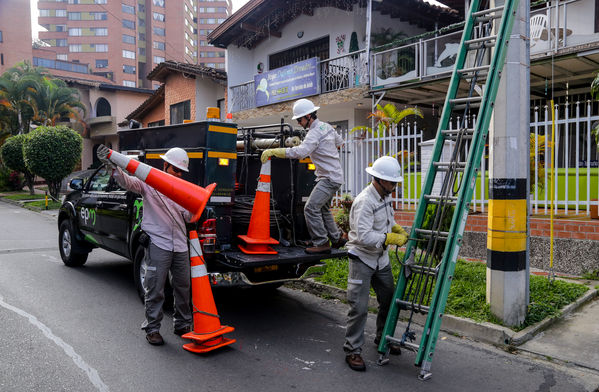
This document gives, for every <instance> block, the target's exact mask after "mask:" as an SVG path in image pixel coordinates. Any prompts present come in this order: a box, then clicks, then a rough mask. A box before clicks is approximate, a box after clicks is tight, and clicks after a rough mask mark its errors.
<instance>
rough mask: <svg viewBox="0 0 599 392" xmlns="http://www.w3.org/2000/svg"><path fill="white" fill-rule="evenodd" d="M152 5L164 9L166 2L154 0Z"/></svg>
mask: <svg viewBox="0 0 599 392" xmlns="http://www.w3.org/2000/svg"><path fill="white" fill-rule="evenodd" d="M152 3H153V4H154V5H155V6H156V7H164V0H152Z"/></svg>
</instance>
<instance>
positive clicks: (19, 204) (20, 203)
mask: <svg viewBox="0 0 599 392" xmlns="http://www.w3.org/2000/svg"><path fill="white" fill-rule="evenodd" d="M0 201H1V202H4V203H7V204H12V205H14V206H17V207H21V208H24V209H26V210H29V211H34V212H39V213H40V214H45V215H49V216H55V215H56V216H57V215H58V210H45V209H42V208H38V207H33V206H26V205H25V202H23V201H21V200H12V199H7V198H5V197H1V196H0ZM26 201H31V200H26ZM52 211H56V213H53V212H52Z"/></svg>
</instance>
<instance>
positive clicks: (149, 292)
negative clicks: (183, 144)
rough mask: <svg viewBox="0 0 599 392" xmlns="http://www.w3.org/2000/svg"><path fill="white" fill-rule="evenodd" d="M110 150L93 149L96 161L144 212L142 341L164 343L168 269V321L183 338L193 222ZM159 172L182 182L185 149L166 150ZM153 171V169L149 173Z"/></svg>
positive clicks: (187, 325)
mask: <svg viewBox="0 0 599 392" xmlns="http://www.w3.org/2000/svg"><path fill="white" fill-rule="evenodd" d="M111 153H112V150H110V149H109V148H107V147H106V146H104V145H100V147H99V148H98V152H97V155H98V159H99V160H100V161H102V162H103V163H104V164H106V165H107V167H112V168H113V169H115V170H113V176H114V178H115V180H116V181H117V183H118V184H119V185H120V186H122V187H123V188H125V189H127V190H130V191H133V192H136V193H139V194H140V195H141V196H142V197H143V205H144V213H143V220H142V223H141V228H142V229H143V230H144V231H145V232H146V233H147V234H148V236H149V237H150V244H149V245H148V247H147V248H146V254H145V258H144V266H145V270H146V274H145V279H144V291H145V320H144V322H143V323H142V326H141V328H142V329H143V330H145V331H146V340H147V341H148V343H150V344H152V345H157V346H158V345H162V344H164V339H163V338H162V336H161V335H160V323H161V321H162V317H163V313H162V305H163V303H164V285H165V283H166V278H167V276H168V272H169V270H170V272H171V275H172V281H173V294H174V297H175V306H174V308H175V312H174V315H173V323H174V326H175V331H174V333H175V335H179V336H181V335H183V334H186V333H188V332H190V331H191V330H192V328H191V323H192V316H191V308H190V306H189V298H190V266H189V254H188V251H187V234H186V233H187V232H186V229H185V222H190V221H192V218H193V216H192V214H191V213H190V212H189V211H187V210H186V209H184V208H183V207H181V206H180V205H179V204H177V203H175V202H174V201H172V200H171V199H169V198H168V197H166V196H164V195H163V194H161V193H160V192H158V191H157V190H156V189H154V188H152V187H151V186H149V185H148V184H146V183H145V182H144V181H142V180H140V179H138V178H136V177H132V176H129V175H127V174H126V173H125V172H123V171H122V170H121V168H119V167H116V166H115V165H114V163H113V162H111V160H110V159H109V156H110V155H111ZM160 158H162V159H163V160H164V163H163V171H164V172H166V173H168V174H170V175H172V176H175V177H177V178H181V177H182V175H183V171H186V172H187V171H189V169H188V165H189V158H188V156H187V153H186V152H185V150H183V149H181V148H177V147H175V148H171V149H170V150H168V151H167V152H166V154H164V155H161V156H160ZM154 170H156V169H154Z"/></svg>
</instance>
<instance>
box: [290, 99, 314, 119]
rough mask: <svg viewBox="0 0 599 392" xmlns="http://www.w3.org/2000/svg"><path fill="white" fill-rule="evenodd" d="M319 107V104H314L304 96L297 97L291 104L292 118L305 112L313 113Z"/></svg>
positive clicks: (301, 115)
mask: <svg viewBox="0 0 599 392" xmlns="http://www.w3.org/2000/svg"><path fill="white" fill-rule="evenodd" d="M318 109H320V106H314V104H313V103H312V101H310V100H309V99H306V98H302V99H298V100H297V101H295V103H294V104H293V117H291V119H292V120H297V119H298V118H300V117H304V116H305V115H307V114H310V113H314V112H315V111H317V110H318Z"/></svg>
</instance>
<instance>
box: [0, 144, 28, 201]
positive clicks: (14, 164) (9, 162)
mask: <svg viewBox="0 0 599 392" xmlns="http://www.w3.org/2000/svg"><path fill="white" fill-rule="evenodd" d="M25 138H26V135H15V136H12V137H9V138H8V139H6V141H5V142H4V144H3V145H2V148H0V157H2V162H4V165H6V166H7V167H8V168H10V169H12V170H14V171H17V172H21V173H23V176H24V178H25V184H26V185H27V187H28V188H29V193H30V194H32V195H33V179H34V177H35V176H34V175H33V173H31V171H30V170H29V169H28V168H27V165H25V160H24V159H23V143H25ZM16 176H17V178H14V175H13V179H12V180H11V181H12V183H13V184H14V185H13V187H15V188H18V190H20V189H21V188H22V187H23V186H22V181H21V180H20V179H19V178H18V173H17V174H16ZM17 180H18V181H17Z"/></svg>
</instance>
